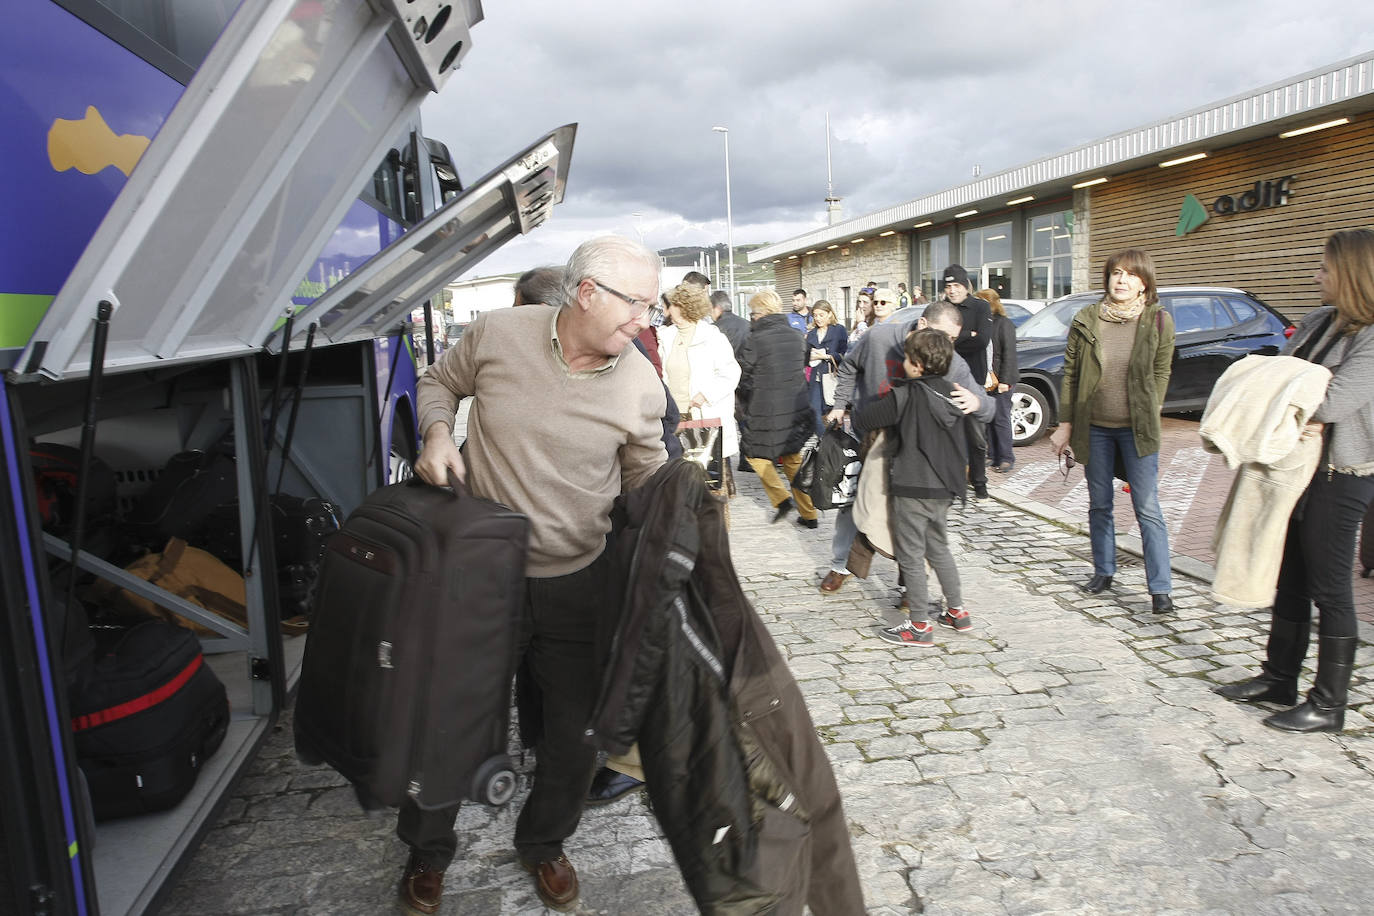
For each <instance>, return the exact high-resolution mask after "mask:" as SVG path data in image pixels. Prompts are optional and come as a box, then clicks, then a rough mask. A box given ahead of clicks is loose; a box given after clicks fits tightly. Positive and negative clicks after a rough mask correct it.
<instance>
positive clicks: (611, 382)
mask: <svg viewBox="0 0 1374 916" xmlns="http://www.w3.org/2000/svg"><path fill="white" fill-rule="evenodd" d="M557 311H558V310H557V309H556V308H554V307H553V306H545V305H526V306H522V307H520V308H512V309H500V310H498V311H494V312H484V313H482V314H480V315H478V316H477V318H476V319H475V320H474V321H473V322H472V324H471V325H469V327H468V329H467V332H466V333H464V334H463V338H462V340H460V341H459V342H458V344H457V345H456V346H454V347H453V348H452V349H450V350H449V351H448V352H446V353H445V354H444V355H443V357H442V358H441V359H440V360H439V361H438V362H437V363H435V364H434V365H433V366H432V367H430V369H429V371H427V372H426V373H425V375H424V377H423V378H421V379H420V383H419V386H418V389H417V390H418V395H419V401H420V403H419V413H420V430H421V432H422V433H423V432H424V430H426V429H428V428H429V427H430V426H431V425H432V424H434V423H436V422H439V421H443V422H445V423H449V424H452V423H453V419H454V414H455V413H456V411H457V409H458V404H459V402H460V401H461V400H462V398H464V397H468V396H472V397H473V399H474V400H473V402H472V406H471V409H470V411H469V413H468V426H467V445H466V447H465V449H464V453H463V457H464V460H465V462H466V463H467V468H468V486H469V488H471V490H472V492H474V493H476V494H477V495H478V496H483V497H485V498H487V499H492V500H495V501H497V502H499V503H502V504H504V505H506V506H509V507H511V508H512V509H515V510H517V511H519V512H523V513H525V514H526V515H528V516H529V518H530V522H531V534H530V552H529V561H528V565H527V567H526V575H529V576H533V577H536V578H546V577H551V576H562V575H566V574H567V573H570V572H575V571H577V570H579V569H582V568H583V567H584V566H586V565H587V564H589V563H590V562H591V561H592V560H594V559H596V557H597V556H598V555H599V554H600V553H601V551H602V549H603V547H604V546H605V536H606V533H607V532H608V531H610V528H611V520H610V511H611V504H612V503H613V502H614V501H615V498H616V496H618V495H619V494H620V492H621V490H622V488H623V489H631V488H633V487H636V486H639V485H640V484H641V483H643V482H644V481H645V480H647V479H648V478H649V477H650V476H651V475H652V474H653V472H654V471H656V470H658V468H659V466H660V465H662V464H663V463H664V462H665V461H666V460H667V458H668V455H667V452H666V451H665V450H664V448H663V439H662V434H663V425H662V417H663V411H664V408H665V406H666V401H665V399H664V394H663V385H662V384H661V383H660V382H659V380H658V374H657V373H656V372H655V371H654V367H653V365H652V364H651V363H650V362H649V360H648V359H646V358H645V357H644V355H643V354H641V353H640V352H639V351H638V349H636V348H635V346H634V344H633V343H632V344H630V345H628V346H627V347H626V348H625V350H624V351H623V352H622V353H621V355H620V357H619V359H618V360H617V361H616V362H615V364H614V365H613V366H611V367H610V368H607V369H603V370H601V371H594V372H571V371H569V369H568V367H567V365H566V364H565V363H564V362H563V360H562V358H561V357H560V356H558V355H557V354H556V353H555V351H554V347H553V337H554V319H555V316H556V314H557Z"/></svg>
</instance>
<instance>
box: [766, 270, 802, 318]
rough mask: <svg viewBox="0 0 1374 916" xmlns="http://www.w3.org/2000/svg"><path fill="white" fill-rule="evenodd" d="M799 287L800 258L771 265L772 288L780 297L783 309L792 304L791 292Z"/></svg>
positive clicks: (800, 283)
mask: <svg viewBox="0 0 1374 916" xmlns="http://www.w3.org/2000/svg"><path fill="white" fill-rule="evenodd" d="M801 285H802V282H801V258H797V259H796V260H792V261H783V262H782V263H781V264H774V265H773V287H774V288H775V289H776V290H777V291H778V295H779V296H781V297H782V305H783V308H787V307H788V306H790V305H791V304H792V290H794V289H800V288H801Z"/></svg>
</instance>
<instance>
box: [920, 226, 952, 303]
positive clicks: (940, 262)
mask: <svg viewBox="0 0 1374 916" xmlns="http://www.w3.org/2000/svg"><path fill="white" fill-rule="evenodd" d="M919 258H920V261H919V263H920V265H921V278H920V286H921V292H923V293H925V294H926V298H927V299H929V300H930V301H931V302H934V301H935V300H936V299H938V298H940V271H942V270H944V269H945V267H946V266H947V265H948V264H949V236H947V235H937V236H932V237H931V238H924V239H921V241H920V253H919Z"/></svg>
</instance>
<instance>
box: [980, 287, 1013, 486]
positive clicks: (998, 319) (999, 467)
mask: <svg viewBox="0 0 1374 916" xmlns="http://www.w3.org/2000/svg"><path fill="white" fill-rule="evenodd" d="M975 295H977V296H978V298H979V299H982V300H983V301H984V302H986V303H987V304H988V306H989V307H990V308H991V309H992V344H991V346H992V359H991V361H989V362H988V366H989V367H991V371H990V373H989V375H988V389H987V391H988V394H989V395H990V396H991V397H992V399H993V401H994V402H995V403H996V405H997V413H996V414H994V415H993V417H992V420H991V421H990V422H989V423H988V425H987V430H988V467H989V468H990V469H992V470H994V471H996V472H997V473H999V474H1005V473H1007V472H1008V471H1010V470H1011V469H1012V468H1013V467H1014V466H1015V465H1016V455H1014V454H1013V453H1012V441H1011V389H1012V388H1013V387H1014V386H1015V385H1016V383H1017V382H1018V381H1020V380H1021V375H1020V368H1019V366H1018V364H1017V362H1016V325H1014V324H1012V323H1011V319H1010V318H1008V317H1007V310H1006V308H1005V307H1004V306H1003V305H1002V297H1001V296H999V295H998V294H997V290H995V289H980V290H978V292H977V293H976V294H975Z"/></svg>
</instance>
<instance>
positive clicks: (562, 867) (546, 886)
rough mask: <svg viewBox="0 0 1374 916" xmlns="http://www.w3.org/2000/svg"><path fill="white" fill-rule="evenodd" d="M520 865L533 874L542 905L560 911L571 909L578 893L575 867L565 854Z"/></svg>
mask: <svg viewBox="0 0 1374 916" xmlns="http://www.w3.org/2000/svg"><path fill="white" fill-rule="evenodd" d="M520 865H521V867H522V868H524V869H525V871H527V872H529V873H530V874H532V875H534V885H535V889H536V890H537V891H538V892H539V899H540V900H542V901H544V906H546V907H548V908H549V909H551V910H558V911H560V912H562V911H564V910H570V909H572V905H573V904H574V903H576V902H577V895H578V887H577V869H575V868H573V866H572V863H571V862H569V861H568V857H567V856H559V857H558V858H556V859H549V860H547V861H545V862H521V863H520Z"/></svg>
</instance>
